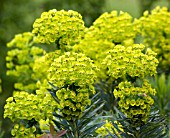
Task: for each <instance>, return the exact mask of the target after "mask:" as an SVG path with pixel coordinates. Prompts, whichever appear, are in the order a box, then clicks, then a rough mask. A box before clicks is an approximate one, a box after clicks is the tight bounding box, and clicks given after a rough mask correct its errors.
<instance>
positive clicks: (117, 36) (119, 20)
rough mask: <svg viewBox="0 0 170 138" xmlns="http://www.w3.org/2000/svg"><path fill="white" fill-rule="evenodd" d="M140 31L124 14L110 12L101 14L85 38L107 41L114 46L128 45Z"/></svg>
mask: <svg viewBox="0 0 170 138" xmlns="http://www.w3.org/2000/svg"><path fill="white" fill-rule="evenodd" d="M139 31H140V26H139V25H138V24H136V22H133V21H132V16H131V15H129V14H128V13H126V12H122V11H121V12H120V13H118V12H117V11H112V12H110V13H107V12H106V13H104V14H102V15H101V16H100V17H99V18H98V19H96V21H95V22H94V23H93V25H92V26H91V27H90V28H89V29H87V31H86V34H85V38H86V37H89V38H96V39H97V40H108V41H110V42H112V43H115V44H124V45H129V44H133V43H134V38H135V37H136V35H137V33H138V32H139Z"/></svg>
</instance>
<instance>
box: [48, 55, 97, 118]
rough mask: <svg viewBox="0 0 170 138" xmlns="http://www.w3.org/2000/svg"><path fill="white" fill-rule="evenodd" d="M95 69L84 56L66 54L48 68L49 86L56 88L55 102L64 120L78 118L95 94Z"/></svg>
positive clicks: (90, 61)
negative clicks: (90, 96) (90, 97)
mask: <svg viewBox="0 0 170 138" xmlns="http://www.w3.org/2000/svg"><path fill="white" fill-rule="evenodd" d="M97 70H98V69H97V67H96V66H95V65H94V64H93V61H92V60H91V59H90V58H87V57H86V56H85V55H84V54H81V53H79V54H78V53H74V52H66V53H64V54H63V55H62V56H60V57H59V58H56V59H55V60H54V62H53V63H52V64H51V67H50V68H49V81H50V84H52V85H54V86H56V95H57V99H58V100H57V101H58V103H59V105H60V110H61V113H62V115H63V116H64V118H66V120H74V119H75V118H80V117H81V115H82V112H83V111H84V110H85V106H86V105H90V103H91V101H90V99H89V95H90V94H92V93H93V94H94V93H95V89H94V86H93V84H94V81H95V80H96V78H97V75H96V71H97Z"/></svg>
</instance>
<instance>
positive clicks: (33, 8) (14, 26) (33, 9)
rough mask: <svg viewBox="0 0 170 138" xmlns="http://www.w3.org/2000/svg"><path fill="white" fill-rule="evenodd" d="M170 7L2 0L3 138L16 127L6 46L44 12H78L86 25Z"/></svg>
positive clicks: (126, 0) (101, 0)
mask: <svg viewBox="0 0 170 138" xmlns="http://www.w3.org/2000/svg"><path fill="white" fill-rule="evenodd" d="M157 5H160V6H167V7H170V0H50V1H47V0H37V1H32V0H1V1H0V78H1V80H2V83H1V86H2V91H1V92H0V121H2V126H1V128H0V138H1V134H2V133H3V132H4V135H3V136H2V137H4V138H10V137H11V135H10V130H11V127H12V126H13V124H12V123H11V122H10V121H9V120H8V119H3V107H4V105H5V100H6V99H7V98H8V97H9V96H11V95H12V92H13V82H14V81H15V80H14V79H13V78H12V77H9V76H6V65H5V57H6V53H7V51H8V49H7V47H6V43H7V42H9V41H10V40H11V39H12V38H13V37H14V35H15V34H18V33H22V32H25V31H31V29H32V24H33V22H34V20H35V19H36V18H37V17H39V16H40V15H41V13H42V12H43V11H48V10H50V9H57V10H61V9H65V10H69V9H71V10H75V11H78V12H79V13H80V14H81V15H82V16H83V19H84V21H85V25H86V26H90V25H91V24H92V22H93V21H94V20H95V19H96V18H97V17H99V16H100V15H101V14H102V13H103V12H106V11H108V12H109V11H112V10H118V11H120V10H122V11H126V12H128V13H129V14H131V15H132V16H133V17H135V18H139V17H140V16H141V15H142V13H143V11H145V10H146V9H147V10H151V9H153V8H154V7H155V6H157Z"/></svg>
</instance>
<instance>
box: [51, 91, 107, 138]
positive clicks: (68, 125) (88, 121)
mask: <svg viewBox="0 0 170 138" xmlns="http://www.w3.org/2000/svg"><path fill="white" fill-rule="evenodd" d="M90 100H91V105H90V106H86V109H85V111H84V112H83V114H82V116H81V117H80V118H74V121H73V120H71V121H69V120H65V118H63V116H60V115H57V114H54V116H55V119H54V120H53V121H54V123H55V126H56V131H57V130H61V129H63V130H67V133H66V134H65V135H64V136H63V137H64V138H89V137H95V136H96V135H95V131H96V130H97V129H98V128H99V127H101V126H102V125H103V124H104V122H102V121H100V122H99V121H98V120H101V119H102V118H103V117H102V116H100V115H99V114H98V112H99V111H100V110H101V109H102V108H103V106H104V103H103V101H102V100H101V99H100V97H99V93H96V94H95V95H94V96H93V97H92V98H91V99H90Z"/></svg>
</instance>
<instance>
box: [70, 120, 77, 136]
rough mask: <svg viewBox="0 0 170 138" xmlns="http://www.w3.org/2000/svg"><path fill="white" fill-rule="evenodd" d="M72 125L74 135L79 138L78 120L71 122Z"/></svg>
mask: <svg viewBox="0 0 170 138" xmlns="http://www.w3.org/2000/svg"><path fill="white" fill-rule="evenodd" d="M71 124H72V127H73V135H74V138H79V134H78V130H77V124H76V120H74V121H73V122H71Z"/></svg>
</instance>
